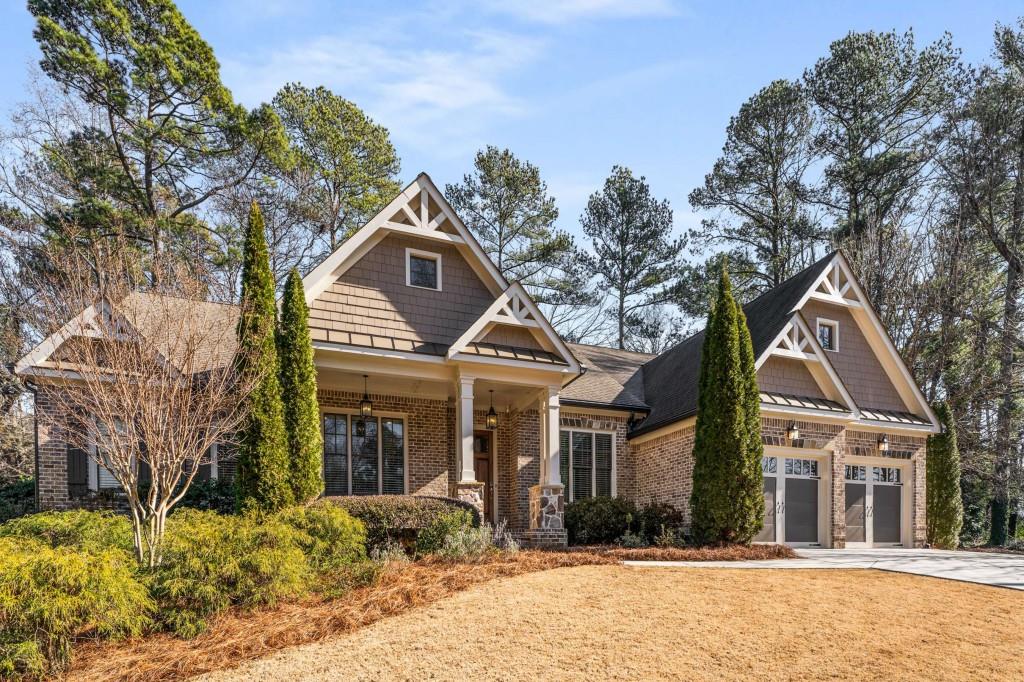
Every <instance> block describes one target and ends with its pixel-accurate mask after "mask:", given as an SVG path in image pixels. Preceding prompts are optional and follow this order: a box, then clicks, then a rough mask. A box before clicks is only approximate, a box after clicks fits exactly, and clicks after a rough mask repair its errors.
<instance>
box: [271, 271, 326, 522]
mask: <svg viewBox="0 0 1024 682" xmlns="http://www.w3.org/2000/svg"><path fill="white" fill-rule="evenodd" d="M277 352H278V359H279V360H280V363H281V397H282V401H283V402H284V426H285V430H286V432H287V434H288V454H289V457H290V460H289V461H290V464H291V475H290V481H291V487H292V495H293V496H294V497H295V501H296V502H308V501H309V500H312V499H313V498H315V497H317V496H318V495H319V494H320V493H321V492H323V489H324V479H323V476H322V475H321V462H320V456H321V452H322V449H323V436H322V435H321V433H320V405H319V403H318V402H317V399H316V367H315V366H314V365H313V342H312V340H311V339H310V338H309V309H308V308H307V307H306V296H305V292H304V290H303V288H302V278H301V277H299V271H298V270H297V269H295V268H292V270H291V272H289V273H288V281H287V282H286V283H285V287H284V298H283V300H282V302H281V325H280V329H279V331H278V335H277Z"/></svg>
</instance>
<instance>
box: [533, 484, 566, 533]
mask: <svg viewBox="0 0 1024 682" xmlns="http://www.w3.org/2000/svg"><path fill="white" fill-rule="evenodd" d="M564 492H565V488H564V487H563V486H560V485H535V486H533V487H531V488H530V530H557V531H564V530H565V523H564V522H563V518H564V514H565V494H564Z"/></svg>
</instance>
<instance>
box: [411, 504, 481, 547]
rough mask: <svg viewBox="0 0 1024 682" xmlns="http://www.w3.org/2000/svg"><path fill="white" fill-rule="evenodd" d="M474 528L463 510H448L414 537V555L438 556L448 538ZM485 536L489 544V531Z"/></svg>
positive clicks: (468, 515) (471, 518)
mask: <svg viewBox="0 0 1024 682" xmlns="http://www.w3.org/2000/svg"><path fill="white" fill-rule="evenodd" d="M474 527H478V526H474V525H473V517H472V516H471V515H470V513H469V512H467V511H466V510H465V509H456V510H449V511H447V512H445V513H443V514H438V515H437V516H436V517H434V520H433V521H431V523H430V525H429V526H427V527H426V528H424V529H422V530H421V531H420V532H419V534H418V535H417V536H416V554H417V555H418V556H424V555H427V554H440V553H441V552H442V551H443V550H444V546H445V542H446V541H447V540H448V538H449V536H452V535H455V534H456V533H459V532H461V531H463V530H465V529H467V528H474ZM487 535H488V542H490V530H487ZM453 551H454V550H453Z"/></svg>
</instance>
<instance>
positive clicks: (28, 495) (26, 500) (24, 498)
mask: <svg viewBox="0 0 1024 682" xmlns="http://www.w3.org/2000/svg"><path fill="white" fill-rule="evenodd" d="M35 510H36V484H35V480H34V479H31V478H23V479H21V480H20V481H15V482H13V483H8V484H7V485H0V523H3V522H4V521H9V520H10V519H16V518H18V517H19V516H24V515H25V514H31V513H32V512H34V511H35Z"/></svg>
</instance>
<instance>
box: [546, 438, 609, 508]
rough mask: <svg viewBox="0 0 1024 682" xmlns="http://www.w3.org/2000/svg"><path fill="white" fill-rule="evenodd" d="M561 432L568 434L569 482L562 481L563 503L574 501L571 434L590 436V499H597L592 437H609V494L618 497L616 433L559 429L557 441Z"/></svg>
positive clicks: (595, 447) (594, 445)
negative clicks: (563, 490) (587, 434)
mask: <svg viewBox="0 0 1024 682" xmlns="http://www.w3.org/2000/svg"><path fill="white" fill-rule="evenodd" d="M563 432H565V433H568V434H569V453H568V459H569V471H568V479H569V480H567V481H562V485H563V486H564V487H565V501H566V502H572V501H573V500H574V499H576V491H575V490H574V489H573V485H572V471H573V464H572V434H573V433H589V434H591V435H590V443H591V446H592V448H593V449H592V451H591V456H590V489H591V491H592V493H593V494H592V495H591V497H597V443H596V442H595V440H594V436H595V435H596V434H599V433H603V434H608V435H609V436H611V441H612V471H611V476H612V481H611V483H612V490H611V492H612V494H611V496H612V497H618V486H617V485H616V482H617V479H618V477H619V475H618V474H619V471H618V467H619V457H618V452H617V444H616V442H615V436H616V435H617V434H616V432H615V431H608V430H606V429H577V428H575V427H569V428H559V430H558V436H559V440H561V436H562V433H563ZM559 466H561V463H559Z"/></svg>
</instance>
